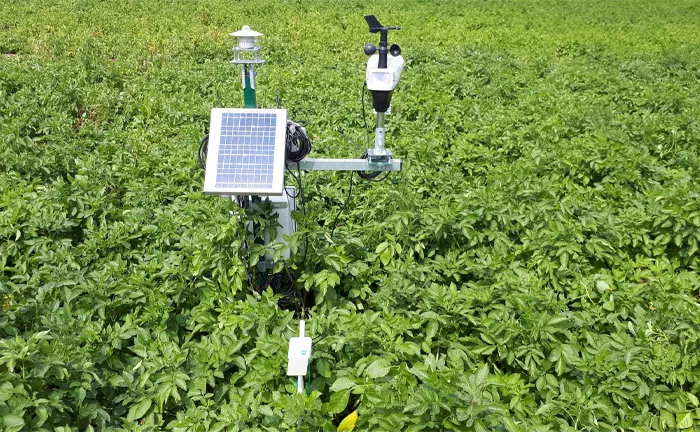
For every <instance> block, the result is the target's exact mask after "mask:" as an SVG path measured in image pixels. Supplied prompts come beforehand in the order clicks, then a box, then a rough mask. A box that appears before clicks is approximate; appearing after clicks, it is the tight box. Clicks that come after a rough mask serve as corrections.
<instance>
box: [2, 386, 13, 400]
mask: <svg viewBox="0 0 700 432" xmlns="http://www.w3.org/2000/svg"><path fill="white" fill-rule="evenodd" d="M12 391H13V387H12V384H10V383H9V382H4V383H2V385H0V402H5V401H6V400H9V399H10V397H11V396H12Z"/></svg>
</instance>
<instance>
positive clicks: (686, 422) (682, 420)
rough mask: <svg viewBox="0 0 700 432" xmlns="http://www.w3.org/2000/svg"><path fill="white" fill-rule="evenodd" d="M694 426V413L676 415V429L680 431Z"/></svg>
mask: <svg viewBox="0 0 700 432" xmlns="http://www.w3.org/2000/svg"><path fill="white" fill-rule="evenodd" d="M692 426H693V413H692V411H691V412H685V413H677V414H676V427H677V428H678V429H687V428H689V427H692Z"/></svg>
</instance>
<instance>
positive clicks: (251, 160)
mask: <svg viewBox="0 0 700 432" xmlns="http://www.w3.org/2000/svg"><path fill="white" fill-rule="evenodd" d="M286 129H287V111H286V110H283V109H248V108H214V109H212V110H211V123H210V127H209V150H208V153H207V169H206V173H205V176H204V192H206V193H212V194H222V195H225V194H231V195H260V196H267V195H282V193H283V192H284V151H285V150H284V144H285V140H286Z"/></svg>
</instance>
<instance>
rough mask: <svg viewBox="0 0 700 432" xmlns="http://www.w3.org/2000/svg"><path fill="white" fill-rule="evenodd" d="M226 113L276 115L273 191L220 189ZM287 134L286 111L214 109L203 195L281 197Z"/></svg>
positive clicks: (271, 189)
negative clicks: (221, 145) (219, 180)
mask: <svg viewBox="0 0 700 432" xmlns="http://www.w3.org/2000/svg"><path fill="white" fill-rule="evenodd" d="M226 113H233V114H239V113H240V114H275V115H276V123H275V140H274V141H275V142H274V156H273V168H272V182H271V188H269V189H264V188H254V187H221V186H217V184H216V183H217V174H218V163H219V152H220V144H221V135H222V134H221V123H222V117H223V115H224V114H226ZM286 133H287V110H284V109H261V108H213V109H212V110H211V122H210V124H209V148H208V151H207V166H206V171H205V175H204V192H205V193H209V194H217V195H258V196H279V195H282V194H283V193H284V159H285V141H286Z"/></svg>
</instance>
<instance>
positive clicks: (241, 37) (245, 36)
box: [230, 25, 263, 49]
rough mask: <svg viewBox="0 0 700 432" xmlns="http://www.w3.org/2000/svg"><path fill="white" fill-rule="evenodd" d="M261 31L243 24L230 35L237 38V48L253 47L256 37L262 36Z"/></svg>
mask: <svg viewBox="0 0 700 432" xmlns="http://www.w3.org/2000/svg"><path fill="white" fill-rule="evenodd" d="M262 35H263V34H262V33H258V32H256V31H254V30H251V29H250V26H247V25H244V26H243V27H242V28H241V29H240V30H238V31H237V32H233V33H231V34H230V36H234V37H237V38H238V48H240V49H253V48H255V42H256V41H257V38H258V37H260V36H262Z"/></svg>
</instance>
